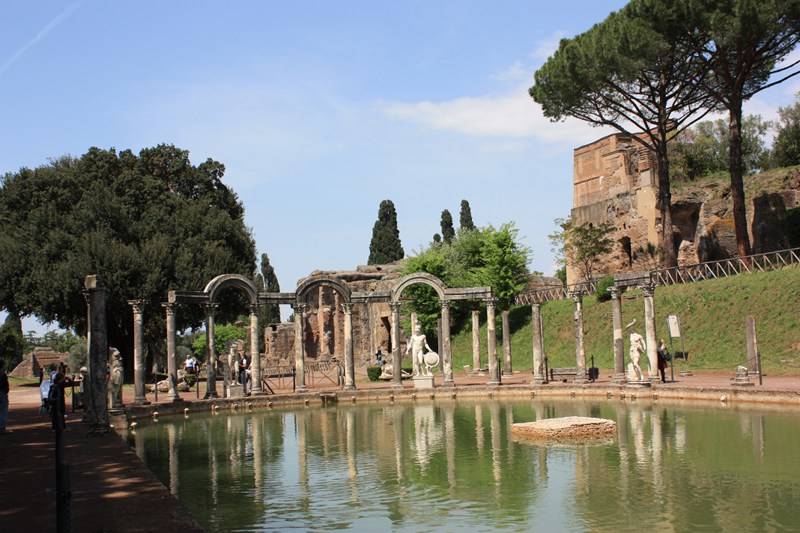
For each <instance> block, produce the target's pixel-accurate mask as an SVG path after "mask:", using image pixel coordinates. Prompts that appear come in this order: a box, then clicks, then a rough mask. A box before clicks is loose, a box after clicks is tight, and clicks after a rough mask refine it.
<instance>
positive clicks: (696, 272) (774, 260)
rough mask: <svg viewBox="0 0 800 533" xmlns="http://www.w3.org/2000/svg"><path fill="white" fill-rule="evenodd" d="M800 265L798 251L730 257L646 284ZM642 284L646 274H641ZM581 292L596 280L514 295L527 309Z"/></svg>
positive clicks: (655, 275)
mask: <svg viewBox="0 0 800 533" xmlns="http://www.w3.org/2000/svg"><path fill="white" fill-rule="evenodd" d="M796 264H800V248H790V249H787V250H778V251H775V252H766V253H761V254H753V255H748V256H745V257H731V258H730V259H720V260H717V261H706V262H703V263H697V264H694V265H685V266H679V267H673V268H662V269H657V270H651V271H650V272H649V281H650V283H653V284H655V285H662V286H663V285H676V284H679V283H694V282H696V281H705V280H709V279H720V278H727V277H731V276H738V275H739V274H744V273H747V272H767V271H769V270H775V269H778V268H783V267H786V266H790V265H796ZM643 274H644V281H645V282H646V281H647V276H648V273H647V271H645V272H643ZM578 290H580V291H581V292H583V294H592V293H594V292H595V291H596V290H597V280H593V281H592V282H591V283H586V282H582V283H575V284H572V285H567V286H566V287H565V286H563V285H550V286H546V287H542V288H539V289H533V290H529V291H525V292H523V293H520V294H518V295H517V297H516V299H515V303H516V304H517V305H530V304H534V303H544V302H550V301H554V300H564V299H566V298H569V296H570V293H572V292H575V291H578Z"/></svg>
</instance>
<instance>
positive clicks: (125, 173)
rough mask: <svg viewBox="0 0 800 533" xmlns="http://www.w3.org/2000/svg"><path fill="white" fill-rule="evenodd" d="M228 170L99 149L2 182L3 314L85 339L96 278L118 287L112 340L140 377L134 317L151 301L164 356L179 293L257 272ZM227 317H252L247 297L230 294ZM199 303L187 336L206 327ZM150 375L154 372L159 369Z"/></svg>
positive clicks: (113, 293) (150, 341)
mask: <svg viewBox="0 0 800 533" xmlns="http://www.w3.org/2000/svg"><path fill="white" fill-rule="evenodd" d="M224 172H225V167H224V166H223V165H222V164H221V163H219V162H216V161H214V160H212V159H207V160H206V161H205V162H203V163H200V164H199V165H194V164H192V163H191V162H190V161H189V153H188V152H187V151H185V150H180V149H178V148H176V147H174V146H171V145H159V146H156V147H153V148H145V149H143V150H141V151H140V152H139V154H138V155H136V154H134V153H133V152H131V151H130V150H124V151H121V152H117V151H116V150H114V149H109V150H104V149H100V148H90V149H89V151H87V152H86V153H85V154H84V155H82V156H81V157H80V158H72V157H63V158H61V159H57V160H54V161H52V162H50V163H49V164H46V165H43V166H41V167H38V168H36V169H28V168H23V169H21V170H19V171H18V172H16V173H11V174H7V175H5V176H4V178H3V180H2V183H1V184H0V236H4V238H0V256H2V257H3V258H4V261H3V262H1V263H2V266H0V298H2V300H0V301H2V303H1V304H0V305H3V306H5V307H6V308H9V307H13V308H15V309H17V310H19V312H20V313H21V314H25V315H27V314H35V315H37V316H38V317H39V318H40V319H42V320H44V321H46V322H56V323H57V324H58V325H59V326H60V327H62V328H65V329H72V330H74V331H76V332H78V333H81V334H83V333H85V331H86V304H85V301H84V298H83V295H82V289H83V280H84V277H85V276H86V275H87V274H98V275H99V276H100V279H101V280H102V282H103V284H104V286H105V287H106V288H107V295H108V302H107V311H108V340H109V344H111V345H112V346H116V347H118V348H119V349H120V351H121V352H122V354H123V357H124V359H125V361H126V366H127V367H128V371H127V372H126V374H127V375H128V376H132V375H133V373H132V351H133V350H132V344H133V343H132V322H133V321H132V316H131V307H130V305H129V304H128V301H129V300H132V299H143V300H145V302H146V305H145V309H144V320H145V323H144V337H145V339H144V340H145V345H146V346H147V347H148V348H149V351H150V352H151V355H152V352H154V351H156V350H158V351H163V343H164V318H163V314H164V310H163V309H162V308H161V302H163V301H164V300H165V298H166V293H167V291H168V290H169V289H193V290H197V289H199V288H202V287H203V286H205V284H206V283H207V282H208V280H209V279H211V278H212V277H214V276H216V275H218V274H220V273H225V272H229V273H239V274H244V275H251V274H252V272H253V271H254V269H255V247H254V243H253V238H252V236H251V234H250V231H249V230H248V229H247V227H246V226H245V224H244V210H243V207H242V204H241V202H240V201H239V199H238V198H237V197H236V194H235V193H234V192H233V191H232V190H230V189H229V188H228V187H227V186H225V184H224V183H223V182H222V177H223V175H224ZM6 258H8V259H9V261H8V264H9V265H10V266H7V265H6ZM222 296H223V298H222V301H221V308H220V311H219V319H220V320H221V321H222V320H225V318H226V317H230V316H235V315H236V313H237V312H241V311H242V309H241V305H242V302H243V299H242V298H240V297H239V296H240V295H238V294H235V293H232V294H229V293H228V291H226V293H225V294H223V295H222ZM203 318H204V315H203V310H202V309H200V308H199V306H187V307H182V308H181V310H180V312H179V313H177V327H178V329H179V330H182V329H185V328H187V327H197V326H199V325H200V324H202V321H203ZM148 366H149V365H148Z"/></svg>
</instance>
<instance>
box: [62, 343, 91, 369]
mask: <svg viewBox="0 0 800 533" xmlns="http://www.w3.org/2000/svg"><path fill="white" fill-rule="evenodd" d="M83 341H84V342H78V343H76V344H73V345H72V346H70V348H69V350H68V353H69V355H67V361H66V362H67V366H68V367H69V371H70V372H72V373H73V374H77V373H78V372H80V370H81V367H82V366H86V365H87V361H88V360H89V353H88V352H87V350H86V340H85V339H83Z"/></svg>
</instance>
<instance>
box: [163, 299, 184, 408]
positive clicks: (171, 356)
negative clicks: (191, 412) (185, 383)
mask: <svg viewBox="0 0 800 533" xmlns="http://www.w3.org/2000/svg"><path fill="white" fill-rule="evenodd" d="M162 306H163V307H164V310H165V311H166V313H167V320H166V322H167V379H168V381H169V395H168V397H169V399H170V401H172V402H179V401H181V397H180V395H179V394H178V361H177V360H176V359H175V357H176V355H175V304H174V303H165V304H162Z"/></svg>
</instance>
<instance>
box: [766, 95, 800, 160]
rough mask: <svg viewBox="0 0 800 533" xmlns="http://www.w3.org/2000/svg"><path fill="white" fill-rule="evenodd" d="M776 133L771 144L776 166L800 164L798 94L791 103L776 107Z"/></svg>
mask: <svg viewBox="0 0 800 533" xmlns="http://www.w3.org/2000/svg"><path fill="white" fill-rule="evenodd" d="M778 115H779V116H780V120H779V122H778V133H777V135H776V136H775V142H774V143H773V144H772V162H773V164H775V165H776V166H781V167H788V166H790V165H800V95H798V97H797V98H796V99H795V102H794V103H793V104H792V105H789V106H786V107H781V108H780V109H778Z"/></svg>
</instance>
